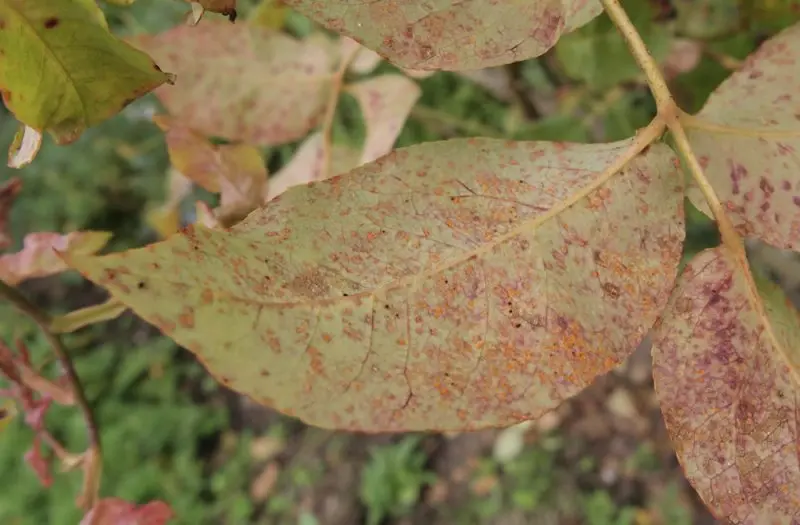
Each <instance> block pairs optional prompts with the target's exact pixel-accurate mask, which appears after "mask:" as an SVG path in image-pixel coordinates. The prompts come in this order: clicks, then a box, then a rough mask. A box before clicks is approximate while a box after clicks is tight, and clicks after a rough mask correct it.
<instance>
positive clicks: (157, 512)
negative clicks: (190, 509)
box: [80, 498, 174, 525]
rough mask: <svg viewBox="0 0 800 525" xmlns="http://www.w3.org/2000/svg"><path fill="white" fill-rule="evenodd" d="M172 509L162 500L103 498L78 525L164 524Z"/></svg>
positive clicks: (171, 516)
mask: <svg viewBox="0 0 800 525" xmlns="http://www.w3.org/2000/svg"><path fill="white" fill-rule="evenodd" d="M173 516H174V513H173V512H172V509H171V508H170V507H169V505H167V504H166V503H164V502H163V501H151V502H149V503H146V504H144V505H136V504H135V503H130V502H128V501H125V500H122V499H119V498H104V499H101V500H100V501H98V502H97V504H96V505H95V506H94V507H93V508H92V510H90V511H89V512H88V513H87V514H86V516H84V517H83V519H82V520H81V523H80V525H166V524H167V523H169V521H170V520H171V519H172V518H173Z"/></svg>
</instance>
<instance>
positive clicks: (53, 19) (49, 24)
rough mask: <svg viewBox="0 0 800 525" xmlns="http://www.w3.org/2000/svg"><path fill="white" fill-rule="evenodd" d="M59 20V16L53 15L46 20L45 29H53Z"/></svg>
mask: <svg viewBox="0 0 800 525" xmlns="http://www.w3.org/2000/svg"><path fill="white" fill-rule="evenodd" d="M58 22H59V20H58V18H56V17H54V16H51V17H50V18H48V19H47V20H45V21H44V27H45V29H53V28H54V27H56V26H57V25H58Z"/></svg>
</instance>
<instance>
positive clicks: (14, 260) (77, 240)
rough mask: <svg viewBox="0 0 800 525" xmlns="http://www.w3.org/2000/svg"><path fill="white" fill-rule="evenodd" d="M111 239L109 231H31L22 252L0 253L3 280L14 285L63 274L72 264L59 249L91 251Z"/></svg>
mask: <svg viewBox="0 0 800 525" xmlns="http://www.w3.org/2000/svg"><path fill="white" fill-rule="evenodd" d="M110 238H111V234H110V233H107V232H72V233H68V234H66V235H60V234H58V233H49V232H40V233H31V234H28V235H26V236H25V239H24V241H23V246H22V250H21V251H19V252H16V253H11V254H8V255H2V256H0V279H2V280H3V281H5V282H6V283H7V284H10V285H12V286H14V285H16V284H18V283H20V282H22V281H24V280H26V279H32V278H35V277H46V276H48V275H53V274H57V273H61V272H63V271H65V270H67V269H68V267H67V266H66V264H64V261H63V260H62V259H61V257H59V255H58V254H57V253H56V251H58V252H64V251H74V252H76V253H82V254H91V253H95V252H97V251H99V250H100V249H102V248H103V246H105V245H106V243H107V242H108V240H109V239H110Z"/></svg>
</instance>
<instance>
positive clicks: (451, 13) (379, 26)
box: [286, 0, 602, 70]
mask: <svg viewBox="0 0 800 525" xmlns="http://www.w3.org/2000/svg"><path fill="white" fill-rule="evenodd" d="M286 4H288V5H289V6H291V7H294V8H295V9H297V10H298V11H299V12H301V13H303V14H304V15H306V16H308V17H310V18H312V19H314V20H316V21H317V22H319V23H321V24H322V25H324V26H325V27H327V28H328V29H331V30H333V31H336V32H337V33H340V34H344V35H347V36H349V37H352V38H354V39H355V40H357V41H358V42H361V43H363V44H364V45H365V46H366V47H368V48H370V49H372V50H374V51H377V52H378V53H379V54H380V55H382V56H384V57H386V58H387V59H389V60H390V61H391V62H393V63H395V64H397V65H398V66H401V67H404V68H411V69H427V70H432V69H445V70H460V69H478V68H482V67H489V66H497V65H502V64H508V63H511V62H519V61H521V60H525V59H527V58H532V57H535V56H539V55H541V54H543V53H544V52H545V51H547V50H548V49H550V48H551V47H553V45H554V44H555V43H556V41H557V40H558V38H559V37H560V36H561V35H562V34H564V33H567V32H569V31H572V30H574V29H576V28H578V27H580V26H582V25H583V24H585V23H587V22H588V21H589V20H591V19H592V18H594V17H595V16H597V15H598V14H600V12H601V11H602V7H601V6H600V3H599V2H597V1H596V0H499V1H498V0H465V1H461V2H441V1H437V2H397V1H396V0H376V1H372V2H356V3H354V2H351V1H349V0H327V1H325V2H320V1H318V0H286Z"/></svg>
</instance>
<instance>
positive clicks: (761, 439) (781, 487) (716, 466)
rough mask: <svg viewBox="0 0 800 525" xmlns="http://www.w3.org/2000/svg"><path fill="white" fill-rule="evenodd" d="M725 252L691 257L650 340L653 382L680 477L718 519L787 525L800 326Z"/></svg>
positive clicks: (798, 469) (796, 468)
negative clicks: (681, 473)
mask: <svg viewBox="0 0 800 525" xmlns="http://www.w3.org/2000/svg"><path fill="white" fill-rule="evenodd" d="M744 272H745V270H744V269H743V267H742V266H741V265H739V264H737V262H736V261H735V260H734V258H733V257H732V256H731V255H730V253H729V252H728V250H727V249H726V248H724V247H717V248H713V249H708V250H705V251H703V252H701V253H700V254H699V255H697V256H696V257H695V258H694V259H693V260H692V261H691V262H690V263H689V265H688V266H687V267H686V270H685V273H684V275H682V276H681V278H680V280H679V285H678V287H677V289H676V292H675V293H674V294H673V297H672V298H671V299H670V303H669V305H668V306H667V309H666V311H665V313H664V315H663V319H662V322H661V323H660V326H658V327H657V328H656V330H655V333H654V338H653V376H654V378H655V386H656V392H657V394H658V398H659V400H660V403H661V410H662V412H663V414H664V420H665V421H666V424H667V429H668V431H669V434H670V436H671V438H672V442H673V444H674V445H675V449H676V451H677V454H678V458H679V459H680V462H681V464H682V465H683V468H684V470H685V472H686V477H687V478H688V480H689V481H690V482H691V483H692V485H693V486H694V488H695V489H696V490H697V492H698V493H699V494H700V496H701V497H702V498H703V501H705V503H706V505H708V507H709V508H710V509H711V510H712V512H713V513H714V514H715V515H716V517H717V518H719V519H724V520H728V521H730V522H731V523H748V524H750V523H752V524H761V523H771V524H786V525H789V524H793V523H796V522H797V521H796V520H797V512H798V509H800V459H798V450H799V449H800V429H798V426H797V421H798V419H797V412H798V401H797V399H798V397H797V395H798V387H800V384H798V377H800V375H798V372H800V350H799V349H798V346H797V342H798V341H800V319H798V315H797V311H796V310H794V309H793V307H792V306H791V305H789V304H788V302H787V301H786V299H785V298H784V297H783V296H782V293H781V292H780V291H779V289H777V288H776V287H775V286H774V285H772V284H770V283H759V284H758V285H757V286H758V288H760V290H757V289H756V288H755V286H756V285H755V284H753V282H752V281H749V282H750V284H748V279H747V275H746V274H745V273H744Z"/></svg>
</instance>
